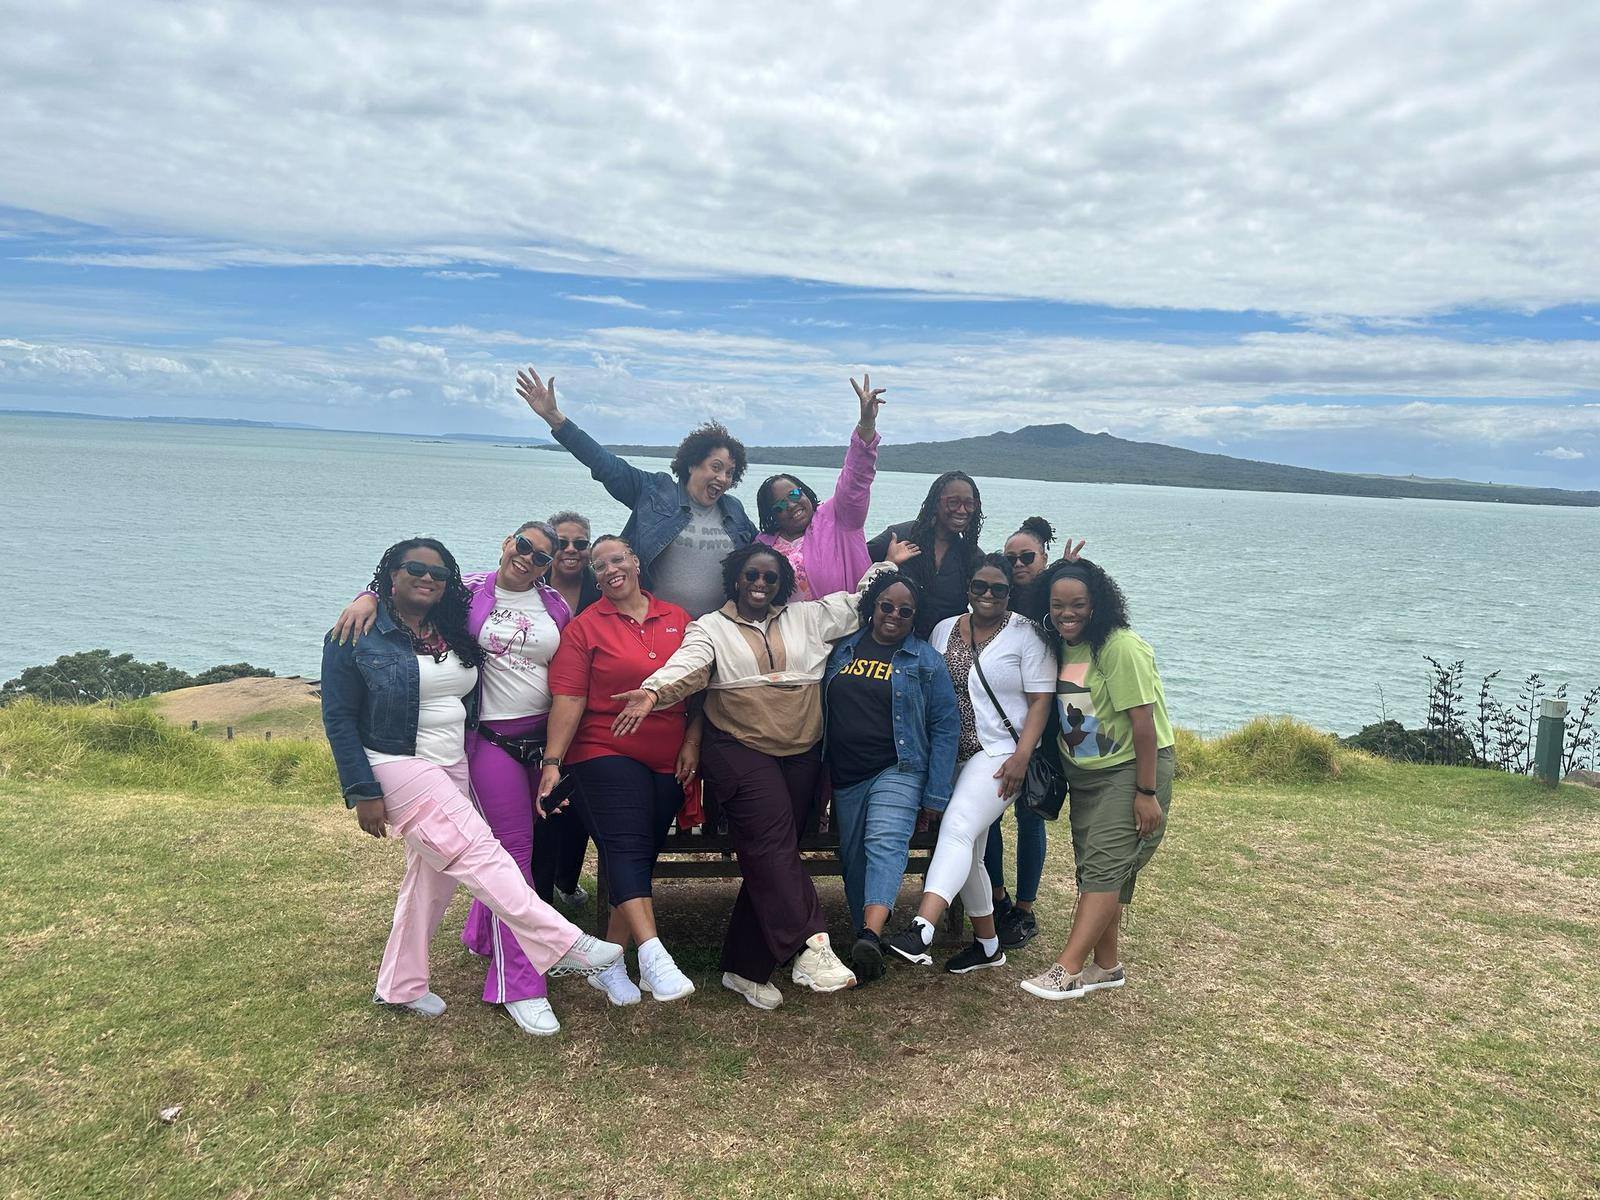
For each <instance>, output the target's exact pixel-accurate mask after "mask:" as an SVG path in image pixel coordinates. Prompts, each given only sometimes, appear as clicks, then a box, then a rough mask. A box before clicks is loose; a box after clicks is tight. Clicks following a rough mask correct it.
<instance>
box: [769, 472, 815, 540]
mask: <svg viewBox="0 0 1600 1200" xmlns="http://www.w3.org/2000/svg"><path fill="white" fill-rule="evenodd" d="M767 493H768V496H769V498H770V499H771V500H772V503H773V506H774V508H775V509H776V510H777V522H778V533H779V535H780V536H782V537H785V538H787V539H788V540H789V541H791V542H792V541H794V540H795V539H796V538H799V537H802V536H804V534H805V531H806V530H807V529H809V528H810V527H811V518H812V517H814V516H816V515H817V509H816V506H815V505H813V504H812V503H811V497H809V496H807V495H806V494H805V493H804V492H802V491H801V490H800V481H799V480H797V479H794V478H792V477H790V476H788V475H780V476H778V478H776V479H774V480H773V481H772V483H771V484H769V485H768V488H767Z"/></svg>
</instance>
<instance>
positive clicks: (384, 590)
mask: <svg viewBox="0 0 1600 1200" xmlns="http://www.w3.org/2000/svg"><path fill="white" fill-rule="evenodd" d="M423 547H426V548H427V549H429V550H432V551H433V552H434V553H435V554H437V555H438V556H439V558H440V559H441V560H442V561H443V562H444V566H445V570H447V571H449V572H450V578H449V579H447V580H446V581H445V585H444V591H443V593H442V594H441V595H440V596H439V599H438V600H436V601H434V604H433V607H432V608H430V609H429V610H428V620H429V621H431V622H433V627H434V629H435V630H436V631H437V632H438V634H439V637H440V638H441V639H443V641H444V646H445V648H444V649H443V650H440V649H439V648H438V646H437V645H434V644H432V643H429V642H427V641H424V640H423V639H422V638H419V637H417V635H416V634H414V633H412V634H411V644H412V646H413V647H415V648H416V651H417V653H418V654H431V655H432V656H433V660H434V661H435V662H443V661H444V660H445V655H446V654H448V653H449V652H450V651H451V650H454V651H455V652H456V657H457V658H459V659H460V660H461V661H462V662H464V663H466V665H467V666H469V667H475V666H477V665H478V664H479V663H481V662H482V661H483V651H482V650H481V649H480V648H479V646H478V639H477V638H475V637H473V636H472V635H471V634H469V633H468V632H467V610H468V609H469V608H471V607H472V594H471V593H470V592H468V591H467V585H466V584H464V583H462V582H461V568H460V567H459V566H457V565H456V557H455V555H453V554H451V553H450V551H449V550H447V549H446V548H445V545H444V543H443V542H441V541H439V540H438V539H436V538H430V537H416V538H407V539H406V540H405V541H403V542H396V543H395V544H394V545H392V546H390V547H389V548H388V549H387V550H385V551H384V552H383V557H382V558H380V559H379V560H378V565H377V567H376V569H374V571H373V572H372V583H371V584H370V585H369V586H370V587H371V589H372V590H373V591H374V592H376V593H378V603H380V604H382V605H383V606H384V607H385V608H386V609H388V610H389V617H390V619H391V620H393V621H394V623H395V624H396V625H398V626H399V627H400V628H401V629H404V630H406V632H408V633H410V632H411V627H410V626H409V625H407V624H406V623H405V622H404V621H402V620H401V619H400V614H399V613H397V612H395V608H394V581H393V580H392V579H390V577H389V575H390V572H392V571H396V570H398V569H399V568H400V564H401V563H403V562H405V560H406V555H407V554H409V553H410V552H411V551H413V550H417V549H421V548H423Z"/></svg>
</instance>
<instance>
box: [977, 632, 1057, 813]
mask: <svg viewBox="0 0 1600 1200" xmlns="http://www.w3.org/2000/svg"><path fill="white" fill-rule="evenodd" d="M972 669H973V670H974V671H976V672H977V673H978V682H979V683H981V684H983V690H984V692H985V694H987V695H988V697H989V703H990V704H992V705H994V710H995V712H997V713H999V714H1000V720H1001V721H1002V722H1004V723H1005V727H1006V732H1007V733H1009V734H1010V735H1011V740H1012V741H1013V742H1015V743H1017V745H1019V746H1020V745H1022V738H1021V737H1020V736H1018V734H1017V729H1016V726H1015V725H1013V724H1012V723H1011V718H1010V717H1008V716H1006V710H1005V709H1003V708H1001V707H1000V701H999V700H998V699H997V698H996V697H995V694H994V689H993V688H992V687H990V686H989V680H988V679H987V678H985V677H984V674H983V663H982V661H981V659H980V658H979V655H978V652H977V651H976V650H974V651H973V653H972ZM1060 734H1061V719H1060V717H1058V716H1057V715H1056V705H1055V700H1054V699H1052V700H1051V701H1050V719H1049V720H1048V721H1046V722H1045V727H1044V733H1043V734H1041V735H1040V737H1039V744H1038V745H1037V746H1035V747H1034V748H1033V753H1032V754H1031V755H1029V756H1028V773H1027V775H1025V776H1024V777H1023V780H1022V788H1021V790H1019V791H1018V792H1017V807H1018V808H1023V809H1027V810H1028V811H1029V812H1031V813H1033V814H1034V815H1035V816H1039V817H1043V818H1044V819H1045V820H1046V821H1055V820H1058V819H1059V818H1060V816H1061V806H1062V805H1063V804H1065V803H1066V802H1067V793H1068V790H1069V785H1068V783H1067V775H1066V772H1065V771H1063V770H1062V769H1061V757H1060V751H1059V750H1058V749H1057V747H1056V741H1057V739H1058V738H1059V737H1060Z"/></svg>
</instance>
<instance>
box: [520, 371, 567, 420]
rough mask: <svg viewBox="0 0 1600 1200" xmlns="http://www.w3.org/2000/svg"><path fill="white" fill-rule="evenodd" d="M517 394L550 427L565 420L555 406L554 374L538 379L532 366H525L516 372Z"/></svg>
mask: <svg viewBox="0 0 1600 1200" xmlns="http://www.w3.org/2000/svg"><path fill="white" fill-rule="evenodd" d="M517 395H519V396H521V397H522V399H523V401H524V402H525V403H526V404H527V406H528V407H529V408H531V409H533V411H534V412H536V413H538V414H539V416H540V417H542V418H543V419H544V423H545V424H546V425H548V426H550V428H551V429H556V428H558V427H559V426H560V425H561V423H562V422H563V421H565V420H566V417H564V416H562V415H561V410H560V409H559V408H557V407H556V377H555V376H554V375H552V376H550V378H549V379H547V380H540V378H539V372H537V371H535V370H534V369H533V368H532V367H525V368H524V369H523V370H521V371H518V372H517Z"/></svg>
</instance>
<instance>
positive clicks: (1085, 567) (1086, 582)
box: [1038, 558, 1128, 658]
mask: <svg viewBox="0 0 1600 1200" xmlns="http://www.w3.org/2000/svg"><path fill="white" fill-rule="evenodd" d="M1061 579H1076V580H1078V581H1080V582H1081V583H1082V584H1083V586H1084V587H1085V588H1086V589H1088V592H1089V603H1090V605H1092V606H1093V608H1094V612H1093V613H1092V614H1090V617H1089V623H1088V624H1087V625H1085V626H1084V629H1083V640H1084V641H1086V642H1088V643H1089V651H1090V653H1091V654H1092V655H1093V656H1094V657H1096V658H1098V657H1099V655H1100V648H1101V647H1102V646H1104V645H1105V644H1106V639H1107V638H1109V637H1110V636H1111V635H1112V634H1113V633H1115V632H1116V631H1117V630H1119V629H1126V628H1128V601H1127V598H1126V597H1124V596H1123V594H1122V589H1121V588H1120V587H1118V586H1117V581H1116V580H1115V579H1113V578H1111V576H1109V575H1107V574H1106V572H1105V568H1104V567H1102V566H1100V565H1099V564H1098V563H1092V562H1090V561H1089V560H1088V559H1087V558H1080V559H1079V560H1078V561H1077V562H1058V563H1056V564H1054V565H1053V566H1052V567H1051V568H1050V570H1049V573H1048V574H1046V575H1045V576H1044V577H1043V586H1042V587H1041V588H1040V589H1039V595H1040V596H1041V597H1042V604H1043V610H1042V612H1041V613H1040V615H1039V617H1038V625H1039V632H1040V633H1042V634H1044V640H1045V641H1046V642H1048V643H1049V644H1050V648H1051V649H1052V650H1054V651H1056V653H1057V654H1058V655H1059V653H1060V651H1061V631H1060V630H1058V629H1057V628H1056V623H1055V622H1054V621H1052V620H1051V619H1050V590H1051V589H1052V588H1053V587H1055V585H1056V581H1057V580H1061Z"/></svg>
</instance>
